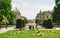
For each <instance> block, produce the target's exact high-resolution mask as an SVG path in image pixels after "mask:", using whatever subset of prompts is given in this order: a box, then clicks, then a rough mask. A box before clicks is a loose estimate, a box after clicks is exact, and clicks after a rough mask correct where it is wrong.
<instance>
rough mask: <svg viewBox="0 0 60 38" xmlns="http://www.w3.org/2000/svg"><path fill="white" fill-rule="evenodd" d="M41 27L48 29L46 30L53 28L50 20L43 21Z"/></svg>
mask: <svg viewBox="0 0 60 38" xmlns="http://www.w3.org/2000/svg"><path fill="white" fill-rule="evenodd" d="M43 27H45V28H48V29H50V28H53V25H52V20H51V19H48V20H44V22H43Z"/></svg>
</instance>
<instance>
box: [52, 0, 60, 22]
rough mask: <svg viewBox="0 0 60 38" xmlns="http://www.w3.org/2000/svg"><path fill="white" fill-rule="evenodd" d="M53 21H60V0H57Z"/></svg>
mask: <svg viewBox="0 0 60 38" xmlns="http://www.w3.org/2000/svg"><path fill="white" fill-rule="evenodd" d="M53 22H55V23H60V0H55V7H54V12H53Z"/></svg>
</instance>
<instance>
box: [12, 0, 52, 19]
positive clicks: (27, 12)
mask: <svg viewBox="0 0 60 38" xmlns="http://www.w3.org/2000/svg"><path fill="white" fill-rule="evenodd" d="M31 1H32V0H31ZM49 4H50V3H49ZM16 7H17V8H18V9H19V10H20V12H21V15H22V16H25V17H27V18H28V19H34V18H35V17H36V15H37V13H39V11H40V10H42V11H45V10H52V9H53V6H49V5H42V4H41V5H40V4H39V3H38V1H37V3H33V1H32V3H30V2H28V1H26V0H13V1H12V8H13V9H15V8H16Z"/></svg>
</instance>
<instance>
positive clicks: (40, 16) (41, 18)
mask: <svg viewBox="0 0 60 38" xmlns="http://www.w3.org/2000/svg"><path fill="white" fill-rule="evenodd" d="M36 18H37V19H38V20H39V23H40V24H42V22H43V21H44V20H46V19H52V13H51V11H44V12H41V11H40V12H39V13H38V14H37V16H36Z"/></svg>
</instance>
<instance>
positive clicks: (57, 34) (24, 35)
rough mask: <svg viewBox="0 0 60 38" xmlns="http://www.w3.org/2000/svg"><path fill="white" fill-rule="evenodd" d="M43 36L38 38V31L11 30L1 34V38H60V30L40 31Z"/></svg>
mask: <svg viewBox="0 0 60 38" xmlns="http://www.w3.org/2000/svg"><path fill="white" fill-rule="evenodd" d="M39 32H40V33H41V35H42V36H37V34H36V31H34V30H28V31H16V30H11V31H8V32H7V33H3V34H0V38H60V30H39Z"/></svg>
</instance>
